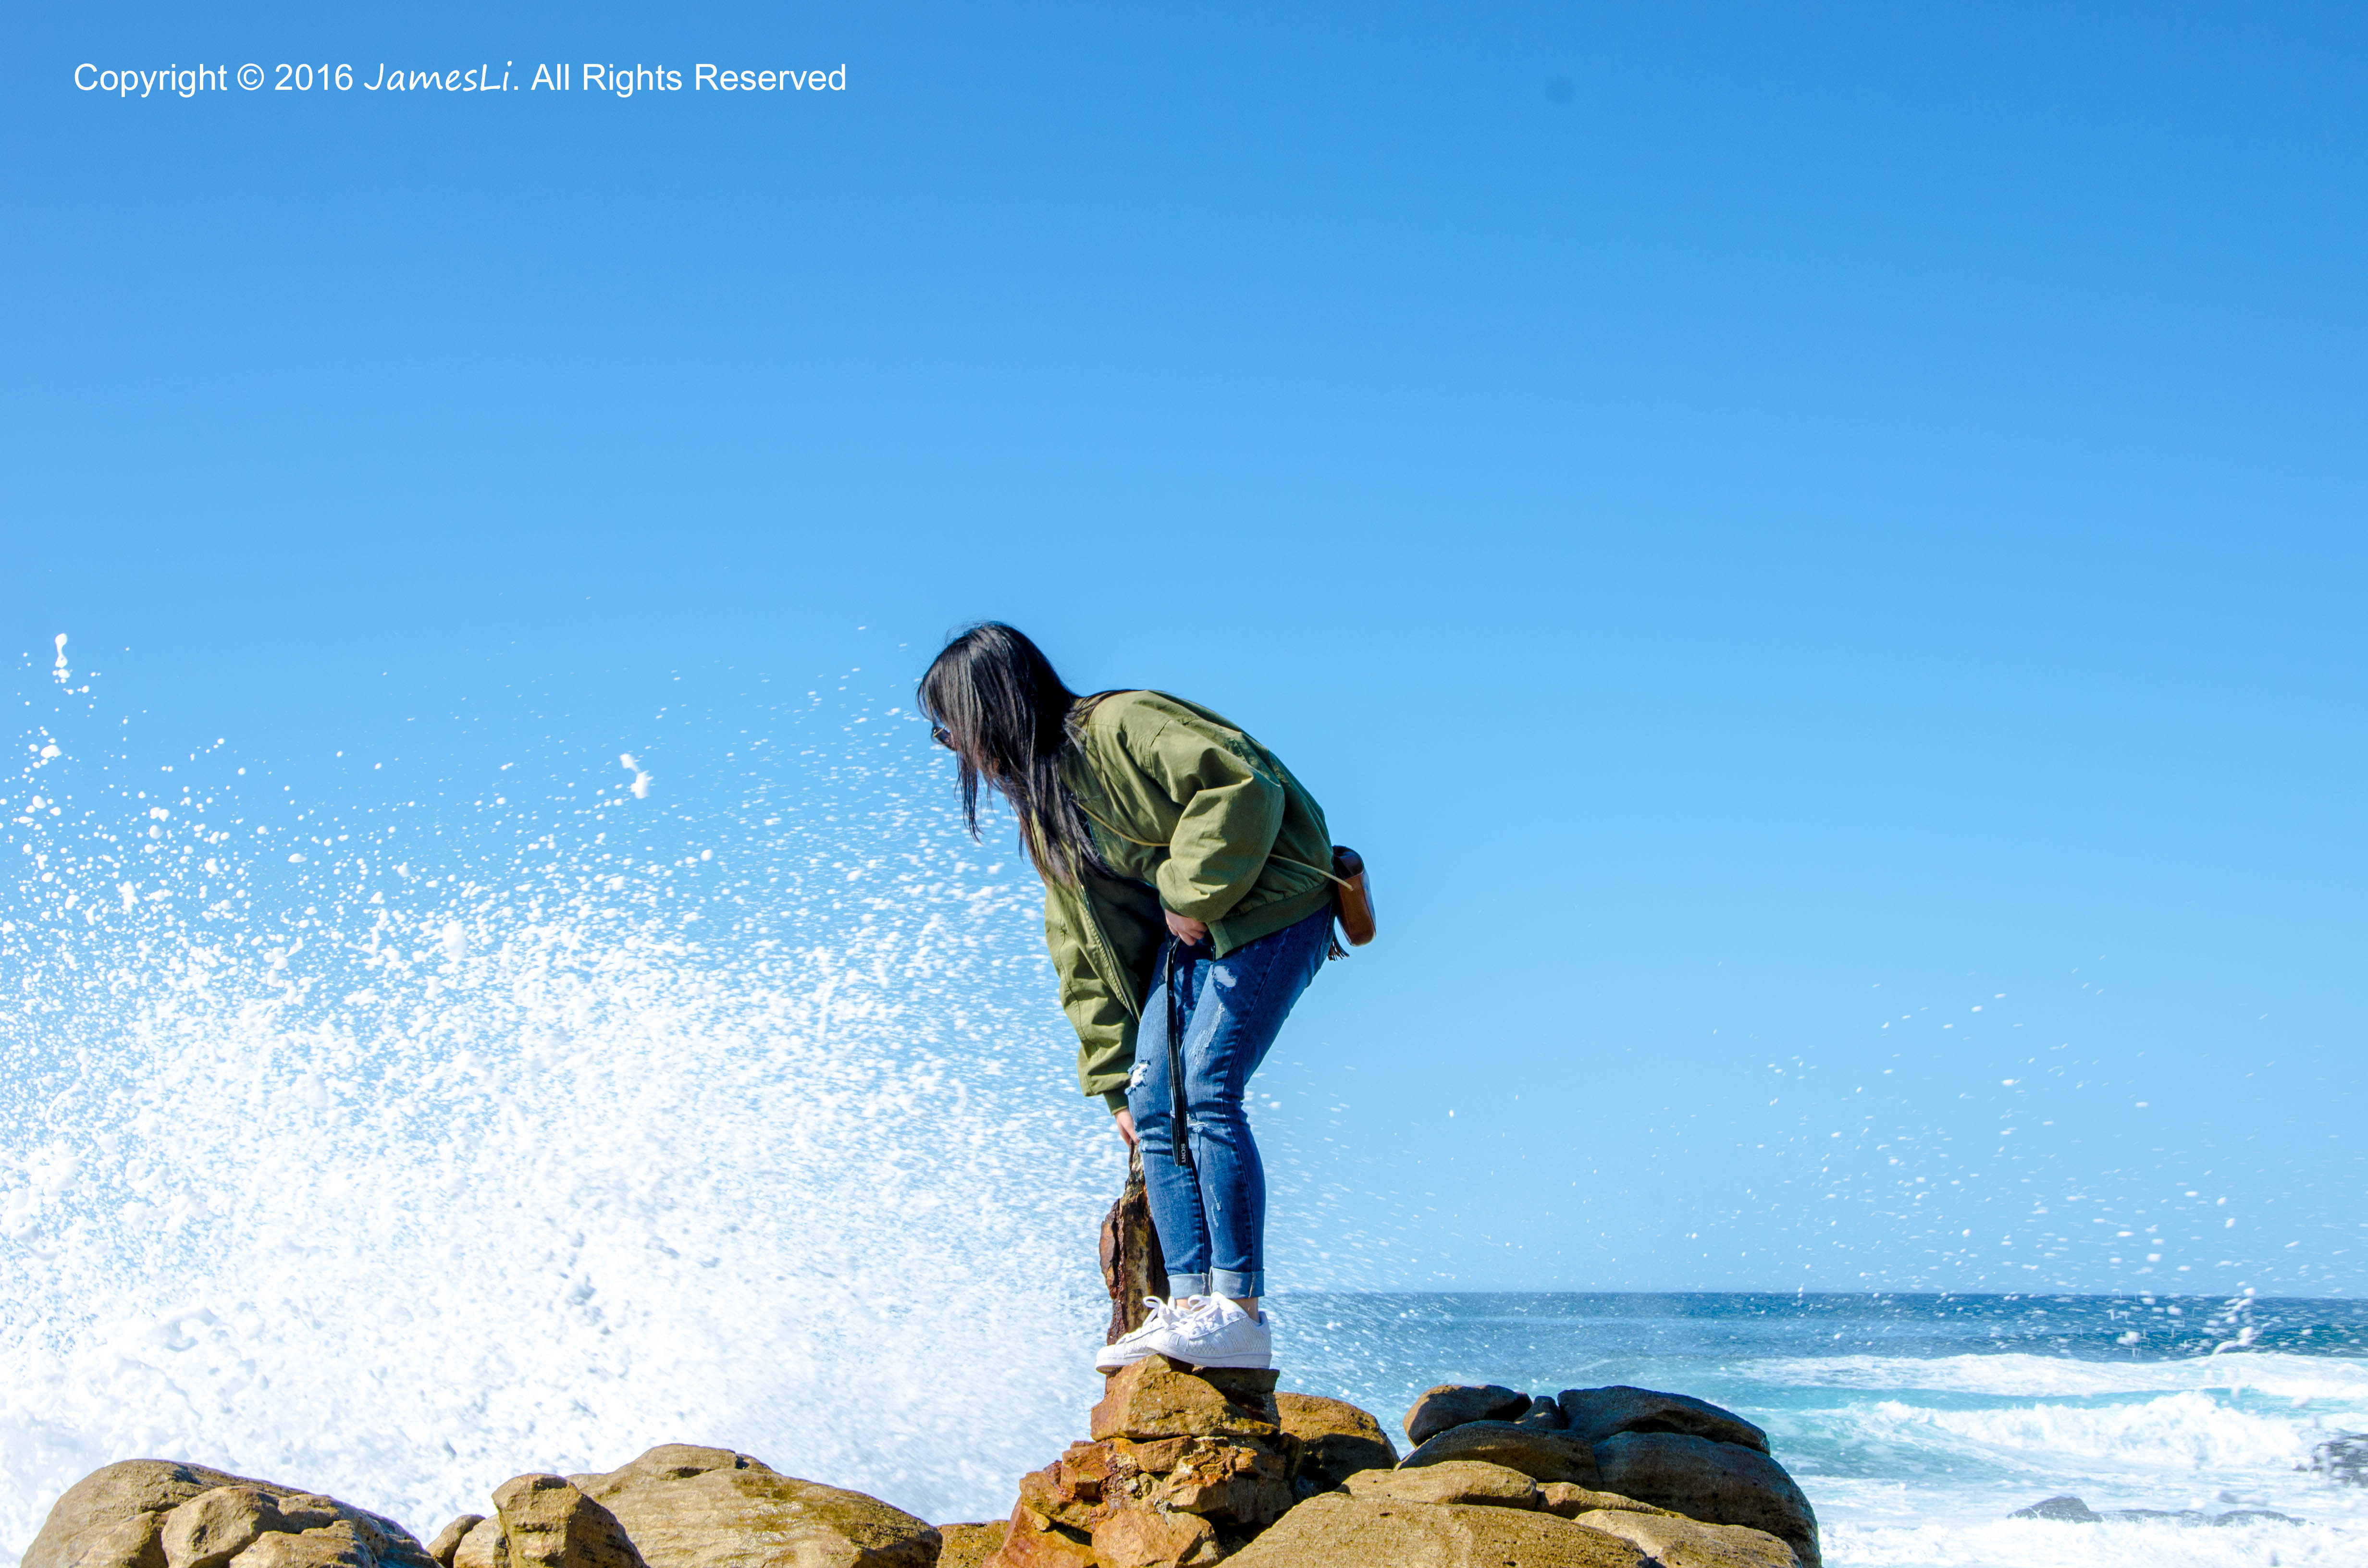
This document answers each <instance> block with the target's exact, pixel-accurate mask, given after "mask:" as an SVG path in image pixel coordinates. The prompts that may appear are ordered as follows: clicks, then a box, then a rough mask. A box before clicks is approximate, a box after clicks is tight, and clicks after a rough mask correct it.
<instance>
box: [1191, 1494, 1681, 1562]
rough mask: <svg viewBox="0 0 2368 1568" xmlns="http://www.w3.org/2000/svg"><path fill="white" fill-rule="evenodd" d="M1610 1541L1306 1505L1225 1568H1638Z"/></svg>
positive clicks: (1348, 1504)
mask: <svg viewBox="0 0 2368 1568" xmlns="http://www.w3.org/2000/svg"><path fill="white" fill-rule="evenodd" d="M1225 1563H1226V1568H1643V1565H1644V1564H1645V1555H1644V1553H1642V1552H1640V1551H1637V1550H1636V1548H1635V1547H1634V1545H1632V1544H1631V1543H1629V1542H1628V1541H1625V1540H1621V1539H1620V1538H1619V1537H1618V1536H1612V1535H1606V1534H1604V1533H1603V1532H1602V1531H1600V1530H1591V1529H1588V1528H1586V1527H1585V1526H1583V1525H1575V1524H1571V1523H1569V1522H1567V1521H1565V1520H1563V1519H1557V1518H1555V1517H1553V1516H1552V1515H1550V1514H1540V1513H1532V1512H1531V1511H1529V1510H1527V1509H1521V1508H1474V1507H1463V1506H1455V1505H1440V1504H1435V1503H1365V1502H1360V1501H1359V1500H1358V1499H1356V1498H1354V1497H1349V1496H1344V1495H1342V1494H1339V1493H1338V1492H1327V1493H1326V1494H1323V1495H1322V1496H1320V1497H1311V1498H1309V1499H1308V1500H1307V1501H1306V1502H1304V1503H1302V1504H1301V1505H1300V1506H1298V1507H1296V1508H1293V1509H1292V1511H1291V1512H1289V1513H1288V1514H1285V1515H1284V1516H1283V1517H1281V1520H1279V1521H1278V1522H1277V1523H1276V1524H1275V1526H1274V1528H1271V1529H1269V1530H1268V1531H1267V1532H1266V1533H1265V1534H1264V1535H1261V1536H1259V1537H1258V1539H1257V1540H1254V1541H1252V1542H1250V1543H1249V1544H1248V1545H1247V1546H1246V1547H1244V1548H1242V1549H1241V1550H1240V1551H1237V1552H1235V1553H1234V1555H1233V1556H1231V1557H1228V1558H1227V1559H1225Z"/></svg>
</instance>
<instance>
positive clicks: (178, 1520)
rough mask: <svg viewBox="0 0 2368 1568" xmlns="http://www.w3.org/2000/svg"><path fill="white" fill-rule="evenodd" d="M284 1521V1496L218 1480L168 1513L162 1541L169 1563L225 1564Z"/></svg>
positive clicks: (176, 1567)
mask: <svg viewBox="0 0 2368 1568" xmlns="http://www.w3.org/2000/svg"><path fill="white" fill-rule="evenodd" d="M323 1522H324V1523H325V1522H326V1521H323ZM274 1528H279V1499H278V1498H276V1497H274V1496H273V1495H272V1494H270V1493H268V1492H266V1491H265V1490H264V1489H263V1488H261V1487H260V1486H217V1487H214V1488H212V1489H211V1490H210V1491H206V1492H200V1493H199V1494H197V1495H196V1496H194V1497H192V1498H190V1499H189V1500H188V1502H186V1503H184V1504H182V1505H181V1506H179V1507H177V1508H175V1509H174V1510H173V1511H172V1512H171V1513H169V1514H167V1515H165V1528H164V1529H163V1531H162V1532H161V1533H160V1534H159V1536H158V1542H159V1544H161V1545H162V1546H163V1547H164V1549H165V1563H166V1564H167V1568H222V1564H223V1563H225V1562H229V1561H230V1560H231V1559H232V1558H233V1557H235V1556H237V1555H238V1554H239V1553H240V1552H242V1551H245V1550H246V1549H247V1548H248V1547H250V1546H253V1545H254V1544H255V1538H256V1537H257V1536H259V1535H261V1534H263V1533H264V1532H265V1531H266V1530H270V1529H274ZM298 1528H303V1527H302V1526H299V1527H298Z"/></svg>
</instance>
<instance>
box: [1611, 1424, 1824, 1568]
mask: <svg viewBox="0 0 2368 1568" xmlns="http://www.w3.org/2000/svg"><path fill="white" fill-rule="evenodd" d="M1595 1458H1596V1463H1597V1466H1598V1469H1599V1473H1600V1480H1599V1482H1598V1484H1599V1485H1600V1486H1602V1487H1603V1488H1604V1490H1606V1491H1609V1492H1617V1493H1618V1494H1621V1495H1622V1496H1623V1497H1634V1498H1635V1499H1636V1500H1638V1501H1639V1502H1644V1503H1652V1504H1656V1505H1658V1506H1661V1507H1664V1508H1671V1509H1674V1510H1676V1511H1677V1512H1679V1513H1680V1514H1683V1515H1685V1516H1686V1517H1688V1518H1691V1519H1700V1520H1702V1522H1703V1523H1705V1524H1713V1525H1743V1526H1746V1527H1748V1528H1751V1529H1756V1530H1766V1531H1767V1532H1768V1533H1769V1534H1770V1535H1772V1536H1774V1537H1776V1538H1777V1539H1778V1540H1782V1541H1783V1542H1784V1544H1786V1545H1787V1546H1789V1547H1791V1548H1792V1549H1793V1555H1794V1556H1796V1557H1798V1558H1799V1559H1800V1560H1801V1562H1802V1563H1803V1565H1804V1568H1818V1565H1819V1562H1820V1561H1821V1560H1820V1558H1819V1556H1818V1552H1817V1516H1816V1513H1815V1512H1813V1511H1812V1510H1811V1508H1810V1507H1809V1500H1808V1499H1807V1498H1806V1497H1804V1496H1803V1495H1802V1494H1801V1489H1800V1488H1799V1487H1798V1486H1795V1485H1794V1484H1793V1478H1792V1477H1791V1476H1789V1475H1787V1474H1785V1473H1784V1467H1783V1466H1782V1465H1780V1464H1778V1463H1777V1462H1776V1461H1775V1460H1772V1459H1770V1458H1769V1457H1768V1456H1767V1455H1766V1454H1763V1453H1759V1452H1758V1451H1757V1450H1755V1449H1747V1448H1744V1447H1741V1446H1740V1445H1738V1444H1735V1443H1716V1442H1713V1441H1711V1440H1710V1439H1709V1438H1707V1437H1691V1436H1688V1435H1686V1434H1683V1433H1677V1432H1622V1433H1621V1434H1619V1435H1618V1436H1616V1437H1606V1438H1605V1439H1604V1440H1603V1441H1601V1442H1600V1443H1598V1444H1596V1445H1595Z"/></svg>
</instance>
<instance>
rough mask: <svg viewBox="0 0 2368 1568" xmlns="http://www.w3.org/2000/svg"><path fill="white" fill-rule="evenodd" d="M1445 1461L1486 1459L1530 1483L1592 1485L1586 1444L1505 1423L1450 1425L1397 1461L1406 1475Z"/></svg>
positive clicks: (1591, 1455)
mask: <svg viewBox="0 0 2368 1568" xmlns="http://www.w3.org/2000/svg"><path fill="white" fill-rule="evenodd" d="M1444 1460H1486V1461H1487V1462H1488V1463H1490V1464H1501V1465H1503V1466H1504V1467H1505V1468H1506V1469H1508V1470H1518V1471H1520V1472H1521V1473H1522V1474H1523V1475H1526V1476H1528V1477H1530V1478H1531V1480H1533V1481H1567V1482H1570V1483H1574V1484H1576V1485H1579V1486H1593V1485H1595V1484H1596V1474H1595V1455H1594V1453H1593V1451H1592V1450H1591V1449H1588V1446H1587V1445H1586V1444H1585V1443H1575V1442H1573V1441H1571V1440H1570V1438H1568V1437H1565V1436H1564V1435H1563V1434H1562V1433H1560V1432H1540V1431H1535V1430H1533V1429H1531V1428H1530V1427H1527V1426H1514V1425H1513V1424H1512V1423H1511V1422H1509V1421H1470V1422H1466V1423H1464V1424H1463V1426H1450V1427H1449V1428H1448V1429H1447V1430H1446V1431H1444V1432H1441V1433H1440V1435H1439V1436H1437V1437H1433V1438H1431V1439H1430V1440H1429V1442H1427V1443H1425V1444H1423V1445H1422V1446H1421V1447H1420V1448H1418V1449H1415V1451H1414V1452H1412V1453H1410V1454H1408V1455H1406V1458H1405V1459H1403V1460H1399V1461H1398V1463H1399V1467H1400V1468H1401V1469H1406V1470H1413V1469H1417V1468H1418V1467H1420V1466H1423V1465H1427V1464H1439V1463H1440V1462H1442V1461H1444Z"/></svg>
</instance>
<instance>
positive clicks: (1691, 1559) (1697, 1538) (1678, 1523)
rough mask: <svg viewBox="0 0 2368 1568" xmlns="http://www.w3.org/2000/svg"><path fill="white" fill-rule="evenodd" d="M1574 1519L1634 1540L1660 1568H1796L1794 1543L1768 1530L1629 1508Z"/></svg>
mask: <svg viewBox="0 0 2368 1568" xmlns="http://www.w3.org/2000/svg"><path fill="white" fill-rule="evenodd" d="M1575 1522H1576V1523H1578V1524H1582V1525H1585V1526H1587V1527H1588V1528H1590V1529H1599V1530H1601V1531H1603V1532H1604V1533H1605V1534H1606V1535H1616V1536H1619V1537H1620V1538H1621V1539H1622V1540H1627V1541H1630V1542H1632V1543H1634V1546H1635V1547H1636V1550H1638V1551H1642V1552H1643V1553H1645V1556H1647V1557H1649V1558H1651V1559H1652V1560H1653V1561H1654V1562H1657V1563H1659V1564H1660V1565H1661V1568H1796V1562H1795V1559H1794V1558H1793V1549H1792V1548H1791V1547H1789V1546H1787V1545H1785V1544H1784V1543H1783V1542H1782V1541H1781V1540H1777V1539H1776V1538H1775V1537H1774V1536H1772V1535H1770V1534H1769V1533H1768V1532H1767V1531H1766V1530H1755V1529H1747V1528H1744V1527H1743V1526H1741V1525H1706V1524H1703V1523H1702V1521H1701V1520H1700V1519H1681V1518H1679V1517H1677V1516H1676V1515H1674V1514H1639V1513H1634V1512H1633V1511H1631V1510H1628V1509H1625V1508H1620V1509H1611V1508H1600V1509H1597V1510H1596V1511H1595V1512H1593V1513H1588V1514H1581V1515H1580V1516H1579V1517H1578V1518H1577V1520H1576V1521H1575Z"/></svg>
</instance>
